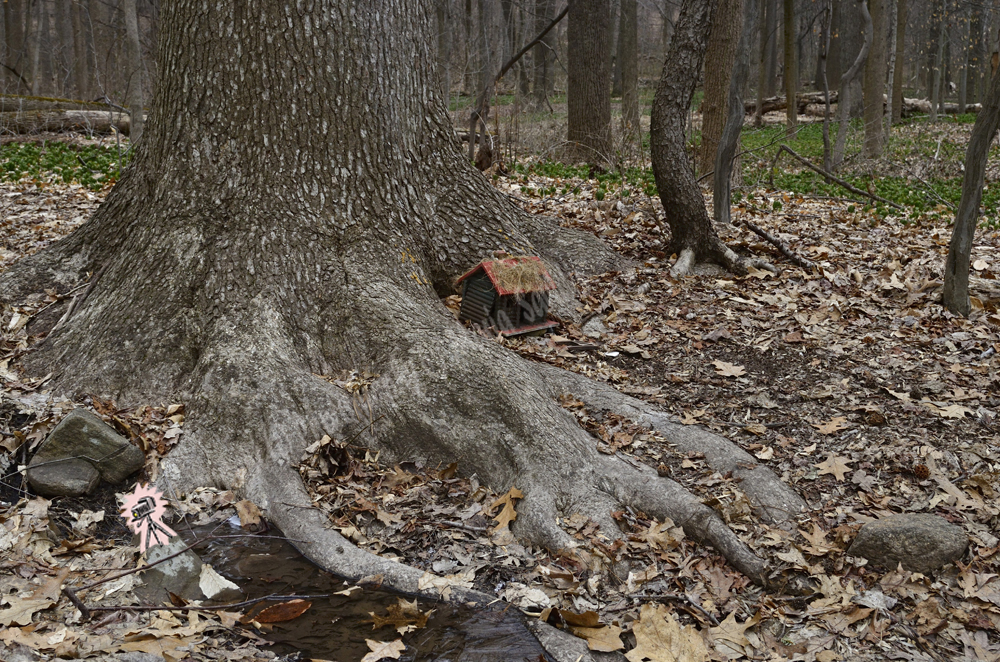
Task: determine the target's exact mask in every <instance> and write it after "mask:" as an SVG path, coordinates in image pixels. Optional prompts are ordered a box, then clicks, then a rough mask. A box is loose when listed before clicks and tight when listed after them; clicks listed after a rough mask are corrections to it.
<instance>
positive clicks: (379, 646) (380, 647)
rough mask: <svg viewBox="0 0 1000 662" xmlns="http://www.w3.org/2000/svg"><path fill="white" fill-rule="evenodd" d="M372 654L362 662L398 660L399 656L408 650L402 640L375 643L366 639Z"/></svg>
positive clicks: (362, 659)
mask: <svg viewBox="0 0 1000 662" xmlns="http://www.w3.org/2000/svg"><path fill="white" fill-rule="evenodd" d="M365 643H366V644H368V648H369V649H371V652H370V653H368V654H367V655H365V656H364V657H363V658H361V662H379V660H398V659H399V656H400V655H401V654H402V652H403V651H404V650H406V644H404V643H403V640H402V639H397V640H396V641H373V640H372V639H365Z"/></svg>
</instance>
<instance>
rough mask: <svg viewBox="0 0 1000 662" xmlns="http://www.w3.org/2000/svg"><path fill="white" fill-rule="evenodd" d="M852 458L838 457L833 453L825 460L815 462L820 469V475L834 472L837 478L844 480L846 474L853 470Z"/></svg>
mask: <svg viewBox="0 0 1000 662" xmlns="http://www.w3.org/2000/svg"><path fill="white" fill-rule="evenodd" d="M849 463H850V460H848V459H847V458H844V457H838V456H836V455H833V454H831V455H830V456H829V457H827V458H826V460H825V461H823V462H820V463H819V464H815V465H813V466H815V467H816V468H817V469H819V472H818V473H819V475H820V476H822V475H823V474H832V475H833V476H834V477H835V478H836V479H837V480H840V481H842V480H844V476H846V475H847V474H848V473H850V472H851V471H853V469H851V468H850V467H849V466H847V465H848V464H849Z"/></svg>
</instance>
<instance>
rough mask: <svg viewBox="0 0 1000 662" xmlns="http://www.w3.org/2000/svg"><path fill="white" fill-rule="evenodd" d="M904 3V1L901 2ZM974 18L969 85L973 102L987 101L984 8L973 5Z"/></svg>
mask: <svg viewBox="0 0 1000 662" xmlns="http://www.w3.org/2000/svg"><path fill="white" fill-rule="evenodd" d="M901 1H902V0H901ZM969 11H971V12H972V16H971V17H970V19H969V42H970V43H969V85H970V88H971V91H972V100H973V101H974V102H981V101H983V100H985V97H986V92H987V90H988V89H989V85H988V83H989V76H988V72H989V64H988V61H987V57H986V41H987V37H986V33H985V27H986V21H984V20H983V13H984V7H983V5H981V4H978V3H977V4H973V5H971V6H970V7H969Z"/></svg>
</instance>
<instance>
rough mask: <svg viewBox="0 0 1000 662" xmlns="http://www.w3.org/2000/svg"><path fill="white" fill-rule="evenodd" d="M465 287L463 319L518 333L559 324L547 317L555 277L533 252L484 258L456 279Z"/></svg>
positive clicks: (510, 334) (496, 329) (460, 311)
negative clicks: (529, 254)
mask: <svg viewBox="0 0 1000 662" xmlns="http://www.w3.org/2000/svg"><path fill="white" fill-rule="evenodd" d="M458 284H461V287H462V306H461V308H460V309H459V312H458V316H459V319H462V320H468V321H470V322H472V323H473V324H478V325H479V326H481V327H483V328H486V329H493V330H494V331H496V332H497V333H498V334H500V335H504V336H514V335H518V334H521V333H529V332H531V331H540V330H543V329H549V328H552V327H554V326H556V323H555V322H552V321H549V320H548V319H546V315H548V312H549V290H554V289H555V288H556V284H555V281H553V280H552V277H551V276H550V275H549V272H548V271H546V270H545V265H544V264H543V263H542V261H541V260H540V259H538V258H537V257H533V256H522V257H508V258H504V259H499V260H484V261H482V262H480V263H479V264H477V265H476V266H475V267H473V268H472V269H471V270H469V271H468V272H467V273H466V274H465V275H464V276H462V277H461V278H459V279H458V281H456V285H458Z"/></svg>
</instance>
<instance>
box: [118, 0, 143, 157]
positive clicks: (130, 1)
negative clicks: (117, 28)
mask: <svg viewBox="0 0 1000 662" xmlns="http://www.w3.org/2000/svg"><path fill="white" fill-rule="evenodd" d="M121 8H122V12H124V18H125V43H126V47H127V49H128V63H129V71H128V80H127V87H126V88H125V89H126V90H127V96H128V114H129V123H130V124H131V131H132V132H131V134H130V135H129V138H130V140H131V141H133V142H134V141H137V140H139V138H141V137H142V128H143V124H144V122H145V110H144V108H143V89H144V83H143V71H142V47H141V45H140V43H139V20H138V18H137V17H136V13H135V0H121Z"/></svg>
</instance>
